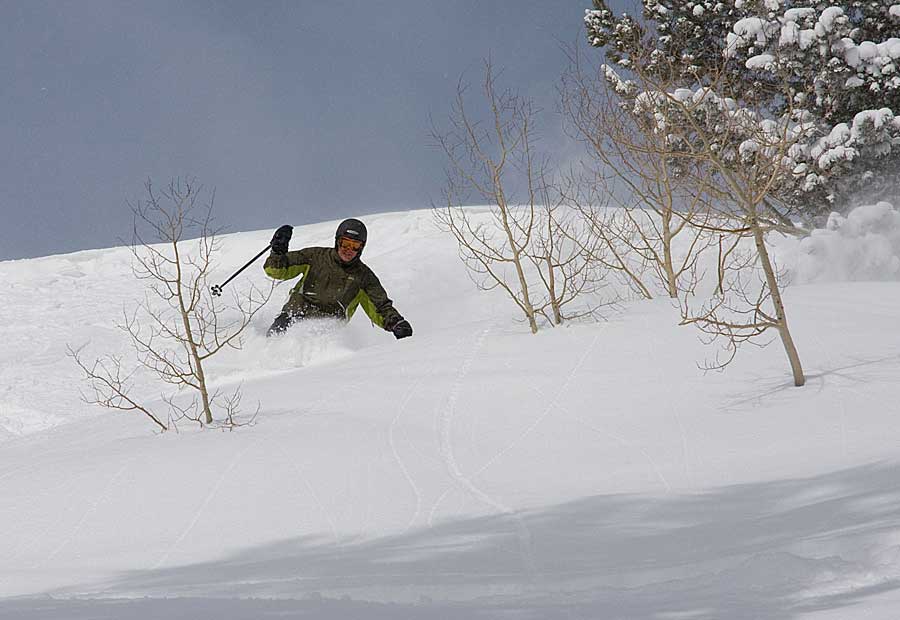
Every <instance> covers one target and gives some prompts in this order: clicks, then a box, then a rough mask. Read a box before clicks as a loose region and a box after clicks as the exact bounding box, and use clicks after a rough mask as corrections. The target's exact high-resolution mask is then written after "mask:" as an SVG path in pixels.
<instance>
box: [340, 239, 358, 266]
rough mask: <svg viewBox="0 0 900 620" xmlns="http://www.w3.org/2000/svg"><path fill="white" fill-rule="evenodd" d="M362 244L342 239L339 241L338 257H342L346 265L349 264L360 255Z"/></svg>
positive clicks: (353, 240) (354, 240)
mask: <svg viewBox="0 0 900 620" xmlns="http://www.w3.org/2000/svg"><path fill="white" fill-rule="evenodd" d="M362 246H363V244H362V242H361V241H358V240H356V239H348V238H347V237H341V238H340V239H338V246H337V252H338V256H340V257H341V260H342V261H344V262H345V263H349V262H350V261H352V260H353V259H354V258H356V256H357V255H358V254H359V251H360V250H361V249H362Z"/></svg>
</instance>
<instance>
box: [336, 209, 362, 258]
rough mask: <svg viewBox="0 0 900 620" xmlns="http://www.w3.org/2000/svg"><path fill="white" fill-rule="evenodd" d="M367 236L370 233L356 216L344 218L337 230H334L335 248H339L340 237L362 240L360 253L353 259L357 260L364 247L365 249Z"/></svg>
mask: <svg viewBox="0 0 900 620" xmlns="http://www.w3.org/2000/svg"><path fill="white" fill-rule="evenodd" d="M367 236H368V233H367V231H366V225H365V224H363V223H362V222H360V221H359V220H357V219H354V218H350V219H349V220H344V221H343V222H341V223H340V224H339V225H338V227H337V230H336V231H335V232H334V249H337V247H338V239H340V238H341V237H346V238H348V239H356V240H357V241H362V243H363V247H362V248H361V249H360V250H359V253H358V254H357V255H356V257H355V258H354V259H353V260H357V259H358V258H359V257H360V256H361V255H362V251H363V249H365V246H366V237H367Z"/></svg>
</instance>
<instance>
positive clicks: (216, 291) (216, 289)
mask: <svg viewBox="0 0 900 620" xmlns="http://www.w3.org/2000/svg"><path fill="white" fill-rule="evenodd" d="M271 247H272V246H271V245H267V246H266V247H265V248H263V250H262V252H260V253H259V254H257V255H256V256H254V257H253V258H251V259H250V260H249V261H247V264H246V265H244V266H243V267H241V268H240V269H238V270H237V271H235V272H234V273H233V274H231V277H230V278H228V279H227V280H225V281H224V282H222V284H213V285H212V286H211V287H209V292H210V293H212V294H213V296H215V297H221V296H222V289H223V288H225V285H226V284H228V283H229V282H231V281H232V280H234V278H235V276H237V275H238V274H239V273H240V272H242V271H243V270H244V269H246V268H247V267H249V266H250V265H252V264H253V262H254V261H255V260H256V259H257V258H259V257H260V256H262V255H263V254H265V253H266V252H268V251H269V248H271Z"/></svg>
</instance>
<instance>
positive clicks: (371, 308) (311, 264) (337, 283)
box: [263, 248, 403, 329]
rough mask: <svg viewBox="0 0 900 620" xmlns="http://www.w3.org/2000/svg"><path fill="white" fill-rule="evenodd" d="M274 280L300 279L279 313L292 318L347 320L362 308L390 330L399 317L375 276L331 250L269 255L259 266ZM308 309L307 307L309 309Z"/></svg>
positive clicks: (371, 317) (357, 262)
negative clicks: (310, 317) (320, 317)
mask: <svg viewBox="0 0 900 620" xmlns="http://www.w3.org/2000/svg"><path fill="white" fill-rule="evenodd" d="M263 268H264V269H265V271H266V273H267V274H268V275H269V276H270V277H272V278H275V279H276V280H290V279H292V278H296V277H297V276H301V279H300V282H298V283H297V284H296V285H295V286H294V288H292V289H291V296H290V297H289V298H288V301H287V303H286V304H285V305H284V308H283V310H282V311H283V312H287V313H289V314H294V315H305V314H309V310H311V309H312V310H313V313H314V314H317V315H321V316H334V317H338V318H343V319H346V320H348V321H349V320H350V317H352V316H353V313H354V312H356V308H357V307H358V306H362V308H363V310H364V311H365V313H366V314H367V315H368V316H369V318H370V319H371V320H372V322H373V323H375V324H376V325H377V326H378V327H381V328H382V329H390V328H391V327H393V326H394V324H395V323H397V322H398V321H402V320H403V317H402V316H400V313H399V312H397V310H395V309H394V305H393V302H392V301H391V300H390V299H389V298H388V296H387V292H385V290H384V287H383V286H381V282H379V281H378V278H377V277H376V276H375V273H374V272H373V271H372V270H371V269H369V268H368V267H367V266H366V265H365V264H364V263H363V262H362V261H360V260H359V259H357V260H354V261H352V262H350V263H346V264H345V263H343V262H342V261H341V259H340V258H339V257H338V255H337V251H336V250H335V249H334V248H303V249H302V250H294V251H292V252H288V253H287V254H270V255H269V258H267V259H266V263H265V265H263ZM310 307H311V308H310Z"/></svg>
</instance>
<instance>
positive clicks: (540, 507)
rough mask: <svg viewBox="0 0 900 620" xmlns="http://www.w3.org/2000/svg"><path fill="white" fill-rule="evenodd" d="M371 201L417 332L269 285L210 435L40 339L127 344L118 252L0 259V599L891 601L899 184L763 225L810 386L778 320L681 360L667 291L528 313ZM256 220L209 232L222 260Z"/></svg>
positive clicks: (616, 611) (16, 614) (1, 606)
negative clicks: (795, 229)
mask: <svg viewBox="0 0 900 620" xmlns="http://www.w3.org/2000/svg"><path fill="white" fill-rule="evenodd" d="M475 211H478V209H476V210H475ZM482 211H483V209H482ZM364 220H365V221H366V223H367V225H368V227H369V238H370V243H369V246H368V247H367V249H366V254H365V257H364V258H365V260H366V261H367V263H368V264H369V265H370V266H372V268H373V269H374V270H375V271H376V273H377V274H378V275H379V276H380V278H381V280H382V282H383V283H384V285H385V287H386V288H387V290H388V291H389V293H390V294H391V297H392V298H393V299H394V300H395V302H396V305H397V307H398V309H399V310H400V311H401V312H402V313H403V314H404V315H405V316H406V317H407V318H408V319H409V320H410V322H411V323H412V325H413V327H414V329H415V330H416V331H415V335H414V336H413V337H412V338H409V339H406V340H402V341H396V340H394V339H393V337H391V336H390V335H389V334H386V333H384V332H382V331H381V330H378V329H377V328H373V327H371V326H370V325H369V324H368V322H367V320H366V318H365V316H364V315H362V313H358V315H357V316H356V317H355V318H354V320H353V321H352V322H351V324H350V325H349V326H347V327H345V328H342V329H336V328H335V326H333V325H329V324H328V323H315V324H308V325H303V326H299V327H298V328H295V329H292V330H290V331H289V332H288V333H287V334H286V335H285V336H284V337H282V338H280V339H276V340H272V339H266V338H265V336H264V332H265V329H266V327H267V326H268V323H269V322H270V321H271V320H272V318H273V317H274V315H275V314H276V313H277V311H278V309H279V307H280V304H281V302H282V300H283V299H284V297H285V296H286V294H287V291H288V288H289V286H290V284H286V285H282V286H280V287H279V288H278V290H277V293H276V299H275V300H273V301H272V302H271V303H270V306H268V307H267V309H266V311H264V312H263V314H262V315H260V316H258V317H257V320H256V322H255V323H254V324H253V325H252V329H251V333H250V334H249V336H248V340H247V343H246V345H245V347H244V349H243V350H242V351H229V352H228V353H227V354H226V355H225V356H224V357H222V358H220V359H218V360H215V361H214V363H213V364H212V366H211V368H210V370H211V374H212V375H213V376H214V377H215V380H216V381H217V385H219V386H221V387H233V386H236V385H238V384H241V385H242V386H243V390H244V404H245V407H246V408H247V409H250V410H253V409H254V408H255V403H257V402H259V404H260V411H259V415H258V417H257V418H256V420H255V423H254V424H253V425H251V426H245V427H240V428H238V429H236V430H234V431H230V432H229V431H221V430H199V429H197V428H193V427H190V426H186V425H182V426H181V427H180V432H178V433H174V432H170V433H165V434H157V433H156V432H154V429H153V428H152V426H151V425H150V423H148V422H147V421H145V420H144V419H141V418H140V417H139V416H136V415H129V414H114V413H110V412H106V411H104V410H101V409H97V408H94V407H90V406H88V405H86V404H84V403H83V402H81V401H80V399H79V395H78V390H79V388H80V387H82V386H81V382H80V380H79V376H78V372H77V368H76V367H75V366H74V364H73V363H72V362H71V360H69V359H68V358H67V357H66V355H65V347H66V345H67V344H70V345H72V346H74V347H79V346H84V347H85V348H84V351H85V352H86V353H90V354H100V353H105V352H117V351H125V349H127V346H126V343H123V342H122V339H121V336H120V335H119V334H118V333H117V332H116V330H114V329H113V328H112V324H113V323H114V321H115V320H116V319H117V318H118V316H119V315H120V313H121V312H122V308H123V307H128V306H129V305H130V304H132V303H133V302H134V300H135V299H137V298H138V297H139V296H140V295H141V288H140V285H139V283H136V282H135V281H134V279H133V278H132V276H131V272H130V269H129V264H130V263H129V253H128V251H127V250H125V249H122V248H116V249H106V250H93V251H85V252H78V253H74V254H68V255H61V256H52V257H46V258H40V259H33V260H21V261H7V262H0V341H2V342H3V343H4V346H3V348H2V349H0V441H2V444H0V445H2V449H0V488H2V493H0V527H2V531H3V532H5V533H6V535H5V536H3V537H2V538H0V617H2V618H16V619H37V618H60V619H61V618H122V617H129V618H132V619H133V620H145V619H149V618H161V617H166V618H170V617H171V618H217V619H221V620H231V619H234V618H248V619H249V618H267V617H309V618H324V619H326V620H328V619H337V618H356V617H359V618H392V619H395V618H460V619H462V618H499V617H503V618H542V619H543V618H627V619H629V620H651V619H660V618H695V619H710V620H711V619H719V618H728V619H738V620H740V619H746V620H749V619H751V618H752V619H759V618H766V619H769V618H771V619H777V618H802V619H804V620H832V619H841V620H848V619H850V620H852V619H854V618H876V619H884V620H887V619H893V618H896V610H897V609H898V606H900V589H898V587H897V584H898V583H900V581H898V580H900V535H898V534H897V532H898V531H900V529H898V526H900V455H898V452H897V445H898V442H900V419H898V417H897V402H898V401H900V383H898V381H897V376H898V372H900V355H898V348H897V346H898V341H897V338H896V334H897V329H896V322H897V308H898V306H900V214H898V212H897V210H896V209H895V208H894V207H893V206H891V205H889V204H887V203H878V204H875V205H866V206H862V207H860V208H858V209H856V210H854V211H853V212H851V213H849V214H847V215H846V216H837V215H835V216H833V217H832V218H831V220H830V221H829V224H828V226H827V227H826V228H825V229H823V230H820V231H815V232H814V233H813V234H812V235H811V236H810V237H808V238H807V239H804V240H797V239H793V238H789V237H781V236H773V237H772V244H773V255H774V256H775V258H776V260H777V261H778V263H779V264H780V265H781V266H782V267H784V268H786V269H787V270H788V271H789V272H790V274H791V278H792V279H793V286H791V287H790V288H788V289H787V292H786V303H787V311H788V315H789V318H790V321H791V326H792V329H793V330H794V332H795V339H796V341H797V345H798V348H799V349H800V354H801V358H802V360H803V362H804V364H805V368H806V371H807V374H808V383H807V385H806V386H805V387H803V388H795V387H793V386H792V382H791V378H790V373H789V370H788V368H787V363H786V361H785V359H784V355H783V352H782V351H780V350H779V346H778V344H777V343H773V344H772V345H771V346H768V347H765V348H756V347H748V348H746V349H745V350H742V351H741V352H740V353H739V355H738V358H737V360H736V361H735V362H734V364H733V365H732V366H731V367H729V369H728V370H727V371H726V372H725V373H721V374H720V373H711V374H704V373H703V372H701V371H700V370H699V369H698V367H697V363H698V362H702V361H703V360H704V359H708V358H710V357H712V355H714V352H713V351H712V350H710V349H709V348H707V347H706V346H705V345H703V344H702V343H701V342H699V340H698V336H697V333H696V332H695V331H694V330H692V329H691V328H688V327H679V326H678V325H677V323H678V312H677V309H676V308H673V306H672V304H670V303H669V302H668V301H667V300H666V299H657V300H652V301H642V302H629V303H626V304H623V306H622V307H621V308H619V309H618V310H611V311H610V312H609V313H608V314H607V316H606V320H604V321H601V322H598V323H581V324H577V325H572V326H570V327H567V328H559V329H549V328H548V329H546V330H542V331H541V332H540V333H539V334H538V335H537V336H532V335H530V334H529V333H528V330H527V327H526V326H525V325H523V324H521V323H520V322H517V321H516V320H515V309H514V308H513V306H512V304H511V302H509V301H506V300H505V299H504V298H503V296H502V295H501V294H499V293H497V292H491V293H486V292H483V291H479V290H477V289H475V287H474V286H473V285H472V283H471V281H470V280H469V278H468V276H467V274H466V273H465V270H464V268H463V266H462V265H461V264H460V262H459V260H458V258H457V253H456V247H455V244H454V242H453V240H452V239H449V238H447V237H446V236H445V235H443V234H442V233H440V232H438V231H437V230H435V228H434V226H433V223H432V220H431V215H430V213H429V212H427V211H418V212H415V211H414V212H404V213H389V214H381V215H377V216H369V217H366V218H364ZM335 226H336V222H324V223H321V224H316V225H310V226H303V227H297V228H296V229H295V232H294V240H293V242H292V247H302V246H303V245H311V244H315V245H321V244H322V243H327V242H328V240H329V239H330V236H331V235H332V234H333V230H334V227H335ZM270 235H271V231H257V232H243V233H236V234H232V235H229V236H226V237H224V238H223V240H224V247H223V253H222V254H221V255H220V256H219V259H218V263H217V268H218V269H219V272H218V273H217V276H218V277H221V278H222V279H224V278H225V277H227V275H229V274H230V273H231V272H232V271H233V270H234V269H235V268H237V267H239V266H240V265H242V264H243V263H244V261H245V260H246V259H247V257H249V256H252V255H253V254H255V253H256V251H258V249H259V248H261V247H263V246H265V244H266V243H267V242H268V239H269V237H270ZM250 281H256V282H259V283H264V282H265V277H264V274H263V273H262V270H261V268H260V267H259V266H257V267H256V268H253V269H250V270H248V271H247V272H245V273H244V274H242V275H241V276H240V277H239V279H237V280H235V281H234V282H233V283H232V284H231V285H229V286H232V285H233V286H238V287H239V286H244V285H246V284H247V283H248V282H250ZM136 389H137V390H138V391H139V392H140V393H141V394H142V395H147V396H148V397H154V398H156V397H158V395H157V393H158V389H157V388H156V386H155V385H153V384H152V383H150V382H149V381H148V380H146V379H141V381H140V382H139V383H138V384H137V386H136ZM154 395H157V396H154Z"/></svg>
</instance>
